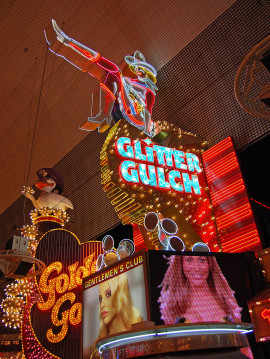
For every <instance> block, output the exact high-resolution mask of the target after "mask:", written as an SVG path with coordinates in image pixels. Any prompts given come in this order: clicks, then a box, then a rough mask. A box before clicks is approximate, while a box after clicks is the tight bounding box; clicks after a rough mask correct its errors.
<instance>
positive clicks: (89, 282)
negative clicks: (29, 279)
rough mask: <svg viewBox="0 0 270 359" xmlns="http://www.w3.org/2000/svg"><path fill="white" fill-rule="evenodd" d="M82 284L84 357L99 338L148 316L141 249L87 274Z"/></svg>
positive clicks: (143, 258)
mask: <svg viewBox="0 0 270 359" xmlns="http://www.w3.org/2000/svg"><path fill="white" fill-rule="evenodd" d="M83 288H84V290H83V315H82V317H83V359H89V357H90V355H91V354H92V353H93V352H94V351H95V343H96V341H97V340H98V339H101V338H102V337H105V336H107V335H112V334H115V333H118V332H123V331H126V330H130V329H131V326H132V324H136V323H138V322H141V321H146V320H148V312H147V308H148V306H147V301H146V298H147V296H146V287H145V256H144V253H143V252H141V253H140V252H138V254H135V255H133V256H131V257H129V259H128V260H123V261H120V262H117V263H116V264H115V266H110V267H107V268H105V269H103V270H101V271H99V272H97V273H95V274H94V275H91V276H89V277H87V278H86V279H85V280H84V285H83Z"/></svg>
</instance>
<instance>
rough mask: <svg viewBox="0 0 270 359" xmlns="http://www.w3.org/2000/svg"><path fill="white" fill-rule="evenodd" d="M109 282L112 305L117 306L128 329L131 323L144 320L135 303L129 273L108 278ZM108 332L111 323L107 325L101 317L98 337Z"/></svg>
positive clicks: (118, 312)
mask: <svg viewBox="0 0 270 359" xmlns="http://www.w3.org/2000/svg"><path fill="white" fill-rule="evenodd" d="M107 282H108V285H109V287H110V289H111V297H112V305H113V307H114V308H116V310H117V314H119V315H120V316H121V317H122V320H123V323H124V325H125V328H126V330H128V329H130V328H131V324H134V323H138V322H142V321H143V317H142V316H141V314H140V312H139V310H138V309H136V308H135V307H134V305H133V300H132V298H131V295H130V291H129V284H128V278H127V275H126V274H125V273H123V274H120V275H118V276H116V277H113V278H111V279H108V281H107ZM108 334H110V333H109V325H105V324H104V323H103V320H102V318H101V317H100V330H99V336H98V339H99V338H102V337H104V336H106V335H108Z"/></svg>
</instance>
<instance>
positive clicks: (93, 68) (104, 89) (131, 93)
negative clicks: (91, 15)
mask: <svg viewBox="0 0 270 359" xmlns="http://www.w3.org/2000/svg"><path fill="white" fill-rule="evenodd" d="M45 36H46V39H47V42H48V44H49V47H50V50H51V51H53V52H54V53H55V54H56V55H58V56H62V57H64V58H65V59H66V60H67V61H69V62H71V63H72V64H73V65H74V66H76V67H78V68H79V69H81V70H82V71H85V72H87V73H89V74H90V75H92V76H94V77H96V78H97V79H98V80H99V81H100V86H99V88H98V91H97V93H96V95H98V97H99V100H98V101H97V102H96V103H95V104H94V106H96V107H97V108H96V109H95V110H96V111H95V115H94V116H92V117H89V118H88V120H87V122H86V123H85V124H83V126H81V129H84V130H87V131H93V130H95V129H96V128H97V127H98V130H99V131H100V132H104V131H106V130H107V128H108V127H109V126H110V124H111V123H112V120H115V121H117V120H119V119H120V118H124V119H125V120H127V121H128V122H130V123H131V124H132V125H134V126H135V127H137V128H139V129H140V130H142V131H144V132H145V133H146V134H147V135H149V136H151V137H152V136H153V121H152V118H151V114H152V108H153V104H154V102H155V94H156V92H155V91H156V90H157V87H156V85H155V83H156V75H157V72H156V70H155V68H154V67H153V66H151V65H150V64H148V63H147V62H146V61H145V57H144V56H143V54H142V53H141V52H140V51H135V53H134V56H126V57H125V61H126V63H127V64H128V65H129V68H130V70H131V71H132V72H133V73H134V74H135V75H136V76H134V77H136V78H130V77H125V76H122V73H121V71H120V69H119V67H118V66H117V65H116V64H114V63H112V62H111V61H109V60H107V59H105V58H104V57H102V56H100V54H99V53H97V52H95V51H93V50H91V49H90V48H88V47H86V46H84V45H82V44H80V43H79V42H77V41H75V40H73V39H71V38H69V37H68V36H67V35H66V34H64V33H63V32H62V31H61V30H60V29H59V27H58V26H57V24H56V22H55V21H54V20H52V21H51V23H50V24H49V25H48V26H47V28H46V29H45Z"/></svg>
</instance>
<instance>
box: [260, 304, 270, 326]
mask: <svg viewBox="0 0 270 359" xmlns="http://www.w3.org/2000/svg"><path fill="white" fill-rule="evenodd" d="M261 317H262V318H263V319H267V320H268V323H269V324H270V309H268V308H265V309H264V310H263V311H262V312H261Z"/></svg>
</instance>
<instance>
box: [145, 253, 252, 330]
mask: <svg viewBox="0 0 270 359" xmlns="http://www.w3.org/2000/svg"><path fill="white" fill-rule="evenodd" d="M148 255H149V271H150V273H149V274H150V275H149V280H150V284H149V287H150V288H151V320H152V321H154V322H155V323H156V324H164V323H165V324H176V323H196V322H216V321H220V322H223V321H228V322H241V321H244V322H250V316H249V313H248V308H247V301H248V300H249V299H250V298H251V297H252V296H253V295H254V294H255V293H254V289H253V285H252V280H251V278H250V273H251V272H252V271H253V275H254V274H256V271H257V267H256V266H255V263H254V260H255V258H254V254H253V253H246V254H225V253H215V254H212V253H209V254H207V255H198V254H192V253H190V254H185V255H184V254H176V252H161V251H159V252H157V251H155V252H154V251H149V252H148Z"/></svg>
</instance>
